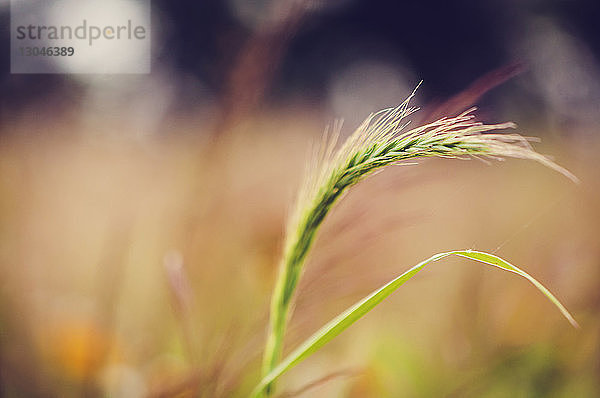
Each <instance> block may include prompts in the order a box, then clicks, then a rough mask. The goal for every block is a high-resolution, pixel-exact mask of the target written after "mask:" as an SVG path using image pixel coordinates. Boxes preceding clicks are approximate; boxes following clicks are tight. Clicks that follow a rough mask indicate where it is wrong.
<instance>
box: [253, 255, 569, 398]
mask: <svg viewBox="0 0 600 398" xmlns="http://www.w3.org/2000/svg"><path fill="white" fill-rule="evenodd" d="M451 255H456V256H460V257H465V258H469V259H471V260H475V261H479V262H481V263H484V264H488V265H492V266H494V267H497V268H500V269H503V270H505V271H509V272H513V273H515V274H517V275H520V276H522V277H523V278H525V279H527V280H528V281H529V282H531V283H532V284H533V285H534V286H535V287H537V288H538V290H540V291H541V292H542V293H543V294H544V295H545V296H546V297H547V298H548V299H549V300H550V301H551V302H552V303H553V304H554V305H555V306H556V307H557V308H558V309H559V310H560V312H561V313H562V314H563V315H564V317H565V318H567V320H568V321H569V322H570V323H571V324H572V325H573V326H574V327H578V324H577V322H576V321H575V319H574V318H573V317H572V316H571V314H570V313H569V312H568V311H567V309H566V308H565V307H564V306H563V305H562V304H561V303H560V302H559V301H558V299H557V298H556V297H555V296H554V295H553V294H552V293H550V291H549V290H548V289H546V288H545V287H544V286H543V285H542V284H541V283H540V282H538V281H537V280H535V279H534V278H533V277H532V276H531V275H529V274H528V273H526V272H525V271H523V270H521V269H519V268H518V267H516V266H514V265H512V264H510V263H509V262H508V261H505V260H503V259H501V258H500V257H497V256H495V255H493V254H489V253H484V252H478V251H473V250H455V251H450V252H445V253H438V254H435V255H433V256H431V257H429V258H428V259H427V260H425V261H422V262H420V263H419V264H417V265H415V266H414V267H412V268H411V269H409V270H408V271H406V272H405V273H403V274H402V275H400V276H398V277H397V278H396V279H394V280H392V281H391V282H389V283H387V284H386V285H384V286H382V287H380V288H379V289H377V290H375V291H374V292H373V293H371V294H370V295H368V296H367V297H365V298H363V299H362V300H360V301H359V302H357V303H356V304H354V305H353V306H352V307H350V308H348V309H347V310H346V311H344V312H343V313H341V314H340V315H338V316H337V317H335V318H334V319H333V320H331V321H330V322H329V323H327V324H326V325H325V326H323V327H322V328H321V329H319V330H318V331H317V332H315V333H314V334H313V335H312V336H310V337H309V338H308V339H307V340H305V341H304V342H303V343H302V344H300V346H299V347H298V348H296V349H295V350H294V351H293V352H291V353H290V354H289V355H288V356H287V357H286V358H285V359H283V360H282V361H281V362H280V363H279V364H278V365H277V366H275V367H274V368H273V369H272V370H271V371H270V372H269V373H268V374H266V375H265V376H264V377H263V379H262V380H261V381H260V383H259V384H258V385H257V386H256V388H255V389H254V391H253V392H252V395H251V396H252V397H260V396H261V395H262V394H263V392H264V391H265V390H266V389H267V387H268V386H269V385H271V383H273V382H274V381H275V380H276V379H277V378H278V377H280V376H281V375H282V374H284V373H285V372H287V371H288V370H289V369H291V368H293V367H294V366H296V365H297V364H298V363H300V362H302V361H303V360H304V359H306V358H307V357H309V356H310V355H312V354H313V353H314V352H315V351H317V350H318V349H319V348H321V347H323V346H324V345H325V344H327V343H328V342H329V341H331V340H332V339H333V338H334V337H336V336H337V335H339V334H340V333H341V332H343V331H344V330H345V329H347V328H348V327H349V326H350V325H352V324H353V323H354V322H356V321H357V320H359V319H360V318H362V317H363V316H364V315H365V314H367V313H368V312H369V311H371V310H372V309H373V308H374V307H375V306H377V305H378V304H379V303H381V302H382V301H383V300H384V299H385V298H386V297H388V296H389V295H390V294H392V293H393V292H394V291H396V289H398V288H399V287H400V286H402V285H403V284H404V282H406V281H408V280H409V279H411V278H412V277H413V276H414V275H415V274H416V273H417V272H419V271H420V270H422V269H423V268H424V267H425V266H426V265H427V264H429V263H432V262H434V261H438V260H441V259H442V258H444V257H448V256H451Z"/></svg>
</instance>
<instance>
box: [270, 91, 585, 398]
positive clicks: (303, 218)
mask: <svg viewBox="0 0 600 398" xmlns="http://www.w3.org/2000/svg"><path fill="white" fill-rule="evenodd" d="M413 96H414V92H413V94H411V96H409V97H408V98H407V99H406V100H405V101H404V102H403V103H402V104H400V105H399V106H398V107H396V108H390V109H385V110H382V111H380V112H378V113H375V114H371V115H370V116H369V117H368V118H367V119H366V120H365V121H364V122H363V123H362V124H361V125H360V126H359V127H358V129H357V130H356V131H355V132H354V133H353V134H352V135H351V136H350V137H349V138H348V139H347V141H346V142H345V143H344V144H343V145H342V146H341V147H340V148H339V149H338V150H337V151H334V148H335V145H336V139H337V136H338V134H339V129H340V127H341V126H340V125H337V126H334V128H333V134H332V138H330V139H329V142H327V143H326V145H323V146H322V147H321V150H320V152H319V153H318V154H317V159H316V161H314V162H311V163H310V164H309V167H311V170H309V172H308V173H307V178H306V180H305V182H304V185H303V187H302V188H301V190H300V193H299V197H298V200H297V202H296V206H295V211H294V213H293V214H292V217H291V218H290V221H289V223H288V227H287V231H286V240H285V245H284V252H283V256H282V259H281V262H280V264H279V270H278V276H277V280H276V283H275V287H274V291H273V296H272V299H271V307H270V321H269V330H268V337H267V342H266V346H265V351H264V355H263V365H262V374H263V376H264V375H266V374H268V373H269V372H270V371H271V370H273V369H274V368H275V367H276V366H277V364H278V363H279V361H280V359H281V356H282V350H283V341H284V336H285V331H286V325H287V322H288V318H289V317H290V315H291V308H292V300H293V297H294V292H295V290H296V287H297V286H298V281H299V279H300V277H301V274H302V270H303V268H304V263H305V261H306V257H307V255H308V253H309V251H310V248H311V247H312V244H313V242H314V239H315V236H316V233H317V231H318V229H319V227H320V226H321V224H322V223H323V220H324V219H325V217H326V215H327V214H328V212H329V211H330V210H331V208H332V207H333V205H334V204H335V203H336V202H337V201H338V200H339V199H340V198H341V197H342V196H343V195H344V193H345V192H347V190H348V188H350V187H351V186H353V185H355V184H357V183H358V182H359V181H361V180H362V179H363V178H365V177H366V176H368V175H371V174H372V173H373V172H375V171H377V170H380V169H382V168H383V167H385V166H388V165H393V164H398V163H400V162H402V161H405V160H409V159H416V158H426V157H445V158H465V157H469V156H470V157H477V158H488V159H497V160H501V159H503V158H505V157H512V158H521V159H530V160H535V161H537V162H540V163H542V164H544V165H546V166H548V167H550V168H552V169H554V170H556V171H559V172H560V173H562V174H564V175H565V176H567V177H568V178H570V179H572V180H575V181H576V177H574V176H573V175H572V174H571V173H569V172H568V171H567V170H565V169H564V168H562V167H560V166H558V165H556V164H555V163H554V162H552V161H551V160H550V159H548V158H547V157H545V156H543V155H541V154H539V153H537V152H535V151H534V150H533V149H532V147H531V146H530V145H529V142H528V140H527V139H526V138H524V137H522V136H520V135H518V134H498V133H490V132H491V131H495V130H506V129H509V128H514V127H515V126H514V124H512V123H502V124H490V125H488V124H482V123H480V122H476V121H475V120H474V116H473V111H474V108H473V109H469V110H468V111H466V112H464V113H462V114H460V115H458V116H455V117H451V118H441V119H439V120H437V121H435V122H433V123H429V124H426V125H423V126H419V127H416V128H414V129H412V130H409V131H406V132H404V130H405V129H406V127H407V126H408V122H406V117H407V116H409V115H411V114H412V113H413V112H415V111H416V110H417V108H414V107H410V106H409V102H410V100H411V98H412V97H413ZM265 391H266V395H270V394H271V393H272V392H273V385H272V384H271V385H269V386H268V387H267V388H266V389H265Z"/></svg>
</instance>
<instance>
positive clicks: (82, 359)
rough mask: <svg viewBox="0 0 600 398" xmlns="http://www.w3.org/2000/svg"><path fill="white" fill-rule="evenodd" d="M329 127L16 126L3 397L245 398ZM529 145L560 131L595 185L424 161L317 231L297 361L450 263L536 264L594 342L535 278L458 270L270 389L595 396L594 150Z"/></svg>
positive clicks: (311, 117) (298, 310)
mask: <svg viewBox="0 0 600 398" xmlns="http://www.w3.org/2000/svg"><path fill="white" fill-rule="evenodd" d="M365 116H366V115H365ZM322 121H323V120H322V117H321V116H320V115H317V114H315V112H314V111H313V110H311V109H302V110H298V109H295V110H294V112H293V113H292V112H285V111H272V112H270V113H269V112H266V113H265V114H264V115H262V116H260V117H256V118H249V119H248V120H246V121H244V123H242V124H241V125H239V126H238V127H237V128H235V129H232V130H231V131H228V132H227V133H226V134H224V135H222V136H221V137H220V138H219V139H218V140H209V139H206V138H204V137H205V136H203V135H201V134H197V133H198V131H201V130H202V129H203V126H202V124H201V123H199V122H197V121H194V120H186V121H185V123H184V122H182V121H178V122H175V121H174V122H173V124H171V127H170V131H166V132H164V134H163V135H161V136H157V137H147V138H143V139H138V138H132V137H127V135H126V134H116V133H115V132H114V129H115V127H114V126H113V127H110V128H109V127H106V128H104V127H100V128H98V129H99V130H100V131H87V130H86V127H74V123H73V122H72V121H68V120H57V121H56V122H54V123H53V124H52V125H51V126H48V125H42V124H40V125H37V124H35V122H29V123H25V122H22V123H16V124H15V125H13V126H10V127H9V126H5V127H4V130H5V131H3V133H4V135H3V138H2V142H1V143H0V191H1V195H0V219H1V220H2V221H1V222H0V234H1V238H0V276H1V279H0V280H1V281H2V285H1V289H0V325H1V327H2V333H1V340H0V360H1V361H2V362H1V368H2V375H1V378H2V380H1V384H2V393H3V396H7V397H37V396H49V397H54V396H57V397H75V396H82V395H83V394H85V396H99V397H100V396H110V397H144V396H151V397H187V396H190V397H192V396H202V397H229V396H235V397H238V396H239V397H245V396H248V394H250V392H251V391H252V389H253V387H254V386H255V385H256V384H257V383H258V381H259V380H260V370H261V356H262V353H263V347H264V341H265V339H266V337H267V325H268V319H269V300H270V296H271V292H272V289H273V286H274V284H275V278H276V274H277V265H278V263H279V259H280V257H281V255H282V251H283V246H284V240H283V239H284V232H285V225H286V220H287V218H288V215H289V214H290V212H291V211H292V205H293V202H294V198H295V195H296V193H297V190H298V187H299V186H300V183H301V181H302V175H303V172H304V169H305V166H306V161H307V159H308V158H309V154H310V150H311V149H310V148H311V143H314V142H319V141H320V139H321V135H322V131H323V128H324V124H323V123H322ZM354 127H355V126H345V127H344V128H343V129H342V133H341V134H342V137H346V136H348V135H349V134H350V133H351V131H352V129H353V128H354ZM117 129H118V128H117ZM104 130H106V131H104ZM523 133H524V134H525V135H527V136H543V137H548V138H547V139H546V138H545V139H544V142H542V143H541V144H539V145H537V144H536V149H537V150H538V151H539V152H541V153H544V154H549V155H551V156H552V157H553V158H554V160H555V161H556V162H557V163H558V164H560V165H561V166H564V167H566V168H567V169H568V170H569V171H571V172H572V173H574V174H575V175H576V176H577V177H578V178H579V179H580V180H581V182H580V184H575V183H573V182H571V181H570V180H568V179H566V178H565V177H564V176H562V175H560V174H559V173H556V172H554V171H552V170H551V169H549V168H546V167H543V166H541V165H539V164H538V163H535V162H529V161H525V160H518V159H517V160H515V159H507V160H506V161H504V162H495V161H494V162H491V163H489V164H487V163H485V162H481V161H478V160H468V161H467V160H454V159H427V160H419V161H418V163H419V164H418V165H415V164H407V165H402V166H396V167H390V168H388V169H386V170H385V171H384V172H382V173H380V174H378V175H376V176H374V177H372V178H370V179H368V180H366V181H364V182H361V183H360V184H359V185H358V186H356V188H353V190H352V191H351V192H349V193H348V194H347V196H346V197H345V198H344V200H343V201H341V202H340V203H339V206H337V207H336V208H334V209H333V210H332V212H331V214H330V215H329V216H328V218H327V219H326V220H325V222H324V223H323V226H322V228H321V231H320V233H319V235H318V236H317V237H316V240H315V242H314V247H313V249H312V251H311V253H310V255H309V256H308V258H307V262H306V264H305V272H304V275H303V278H302V280H301V281H300V283H299V285H298V290H297V296H296V299H295V300H294V307H295V308H294V312H293V317H292V318H291V319H290V323H289V327H288V332H287V334H286V337H285V344H284V352H285V353H288V352H290V350H291V349H293V348H294V347H295V346H296V345H297V344H299V343H300V342H302V341H303V340H304V339H305V338H307V337H308V336H309V335H310V334H311V333H313V332H314V331H315V330H317V329H318V328H319V327H321V326H322V325H323V324H325V323H326V322H327V321H329V320H330V319H331V318H333V317H334V316H335V315H337V314H338V313H340V312H341V311H343V310H344V309H345V308H347V307H348V306H350V305H351V304H353V303H354V302H356V301H357V300H358V299H360V298H362V297H364V296H365V295H366V294H368V293H369V292H371V291H373V290H374V289H376V288H377V287H379V286H381V285H382V284H383V283H385V282H387V281H389V280H390V279H392V278H394V277H395V276H397V275H399V274H400V273H402V272H404V271H406V270H407V269H408V268H410V267H411V266H413V265H414V264H416V263H418V262H419V261H422V260H423V259H425V258H427V257H429V256H430V255H432V254H434V253H438V252H442V251H448V250H453V249H474V250H482V251H487V252H490V253H495V254H497V255H499V256H501V257H502V258H504V259H506V260H508V261H510V262H511V263H513V264H516V265H518V266H519V267H521V268H523V269H524V270H526V271H527V272H528V273H530V274H531V275H532V276H534V277H535V278H536V279H538V280H539V281H540V282H542V283H543V284H544V285H545V286H547V287H548V288H549V289H550V290H551V291H552V292H553V293H555V294H556V296H557V297H558V298H559V299H560V300H561V301H562V302H563V304H565V305H566V307H567V308H569V310H570V311H571V312H572V313H573V315H574V317H575V318H576V319H577V321H578V322H579V324H580V329H575V328H573V327H571V325H570V324H569V323H568V322H567V321H566V320H565V319H563V318H562V317H561V314H560V312H558V311H557V310H556V309H555V308H554V306H553V305H552V304H551V303H550V302H549V301H547V300H546V299H545V297H544V296H543V295H541V294H539V292H537V291H536V289H534V288H532V287H531V286H530V285H529V284H528V283H527V282H526V281H524V280H522V279H520V278H515V277H514V276H512V275H510V274H508V273H503V272H497V271H495V270H492V269H490V268H489V267H482V266H480V265H477V264H474V263H472V262H469V261H467V260H464V259H458V258H449V259H446V260H444V261H443V262H438V263H435V264H432V265H431V266H429V267H428V268H427V269H425V270H424V271H422V272H421V273H419V274H418V275H417V276H415V277H414V279H413V280H411V281H410V282H408V283H407V284H406V285H404V286H402V288H401V289H399V290H398V291H397V292H396V293H395V294H394V295H392V296H391V297H390V298H389V299H387V300H386V301H385V302H384V303H382V304H381V305H380V306H378V307H377V308H375V309H374V310H373V311H372V312H370V313H369V314H368V315H367V316H366V317H365V318H364V319H363V320H361V321H360V322H358V323H356V324H355V325H354V326H352V327H351V328H349V329H348V330H347V331H345V332H344V333H343V334H341V335H340V336H339V337H338V338H336V339H335V340H333V341H332V342H331V343H330V344H328V345H327V346H325V347H324V348H323V349H322V350H320V351H319V352H317V353H316V354H315V355H313V356H312V357H310V358H308V359H307V360H306V361H304V362H303V363H301V364H300V365H299V366H297V367H296V368H294V369H292V370H291V371H290V372H289V373H286V374H285V375H284V376H283V377H282V378H281V379H280V380H279V381H278V384H277V393H276V394H275V396H285V397H288V396H294V394H295V393H300V394H301V393H303V392H304V394H303V395H299V396H307V397H308V396H323V397H381V396H384V397H396V396H406V397H440V396H446V397H490V398H491V397H506V396H519V397H593V396H598V395H599V394H600V380H599V379H598V374H600V363H599V362H598V358H599V357H600V341H599V339H600V320H599V319H598V316H597V314H598V310H599V305H600V304H599V303H600V296H599V292H600V290H599V289H598V287H599V286H600V240H599V239H598V221H600V200H599V198H600V175H599V174H600V167H599V166H600V161H599V160H598V156H597V153H598V151H599V150H600V141H598V140H597V139H595V138H593V135H591V134H590V135H589V136H585V137H584V138H573V137H569V136H565V135H561V134H549V133H548V132H547V131H541V130H540V131H536V130H535V128H534V129H532V130H528V131H525V132H523ZM125 137H127V138H125ZM313 382H315V383H314V384H311V383H313ZM307 388H310V389H309V390H306V389H307Z"/></svg>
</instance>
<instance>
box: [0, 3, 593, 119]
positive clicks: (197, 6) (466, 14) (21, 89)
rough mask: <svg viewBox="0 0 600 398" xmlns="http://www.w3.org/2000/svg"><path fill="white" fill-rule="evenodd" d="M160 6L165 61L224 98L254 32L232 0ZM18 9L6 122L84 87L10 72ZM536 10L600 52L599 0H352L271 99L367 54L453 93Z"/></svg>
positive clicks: (0, 91) (0, 103)
mask: <svg viewBox="0 0 600 398" xmlns="http://www.w3.org/2000/svg"><path fill="white" fill-rule="evenodd" d="M153 10H154V12H155V14H154V15H155V16H160V18H161V21H162V20H163V19H166V29H165V30H164V33H166V34H165V36H164V38H163V40H164V43H163V45H162V47H161V48H160V50H159V53H158V54H157V53H155V54H153V56H154V58H155V61H154V62H155V65H167V66H168V67H170V68H172V69H173V70H174V72H175V74H176V75H177V74H178V73H186V74H192V75H194V76H196V77H197V78H199V79H200V80H201V81H202V82H203V84H205V86H206V87H207V88H208V89H209V90H211V91H212V92H213V93H214V94H215V95H216V96H218V95H219V93H221V92H222V91H223V90H224V86H225V84H226V79H227V76H228V73H229V72H230V69H231V64H232V62H233V61H234V60H235V58H236V56H237V54H238V52H239V50H240V49H241V48H242V47H243V45H244V43H245V41H246V40H247V38H248V37H249V36H250V34H251V32H250V30H249V29H248V28H247V27H244V26H242V25H241V24H240V23H239V22H238V20H236V18H235V17H234V16H233V15H232V13H231V11H230V9H229V8H228V5H227V2H225V1H222V0H204V1H199V2H197V1H167V0H160V1H154V2H153ZM8 11H9V8H8V7H6V8H4V10H3V11H2V14H0V27H1V28H0V34H1V36H2V37H1V41H0V52H1V53H2V54H3V56H2V57H1V58H0V60H1V63H0V120H4V119H6V118H7V117H9V116H10V115H12V114H13V113H15V112H16V113H18V112H21V111H23V110H24V107H25V106H26V105H28V106H31V104H32V103H34V104H35V103H53V104H55V105H57V106H59V107H60V106H61V105H63V106H65V107H69V106H71V105H76V104H77V101H78V95H79V88H78V84H77V83H75V82H74V81H73V80H71V79H70V78H69V76H66V75H11V74H10V59H9V58H8V56H7V55H8V53H9V46H10V40H9V29H8V27H9V22H10V18H9V13H8ZM531 15H535V16H537V17H539V16H549V17H552V18H553V19H554V20H555V21H558V23H559V24H560V25H561V27H562V28H564V29H565V30H566V31H567V32H568V33H570V34H572V35H574V36H576V37H578V38H579V39H580V40H582V41H584V42H585V43H586V44H587V45H588V46H589V48H590V49H592V50H593V53H594V55H595V57H596V59H598V58H599V57H598V54H600V35H599V34H598V27H597V24H598V21H600V18H599V17H600V3H599V2H597V1H593V0H589V1H559V0H555V1H530V2H519V1H514V2H508V1H487V2H480V1H473V0H459V1H452V2H446V1H432V0H429V1H420V2H397V1H393V0H371V1H369V0H361V1H358V0H357V1H348V2H345V3H343V4H341V5H339V6H336V7H331V8H330V9H326V10H322V11H319V12H316V13H313V14H311V15H310V16H309V17H308V18H306V19H305V20H304V22H303V23H302V24H301V25H300V27H299V29H298V30H297V31H296V32H295V34H294V36H293V37H292V39H291V40H290V42H289V47H288V48H287V51H285V53H284V55H283V59H282V60H281V64H280V65H279V68H278V69H277V70H276V73H275V74H274V76H273V77H272V79H273V81H272V82H271V87H270V89H269V90H268V91H267V93H266V98H265V101H267V102H269V101H274V100H281V99H285V98H286V97H288V96H289V95H291V94H292V93H294V94H295V95H300V96H305V97H310V98H311V99H312V100H319V99H322V97H323V94H324V89H325V88H326V86H327V85H326V82H327V80H328V79H329V77H330V76H331V75H332V74H334V73H335V72H336V70H338V69H339V68H340V67H341V66H343V65H344V64H346V63H348V62H350V61H352V60H353V57H358V56H364V55H365V54H366V55H373V56H374V57H380V58H382V59H386V58H388V59H389V60H392V61H393V60H397V59H401V60H402V61H403V62H405V63H406V64H408V65H410V66H411V67H412V69H413V70H415V71H417V72H418V78H419V79H423V80H425V81H426V82H427V85H426V88H424V92H425V95H426V96H428V97H430V98H445V97H449V96H451V95H453V94H456V93H457V92H458V91H460V90H461V89H463V88H464V87H466V86H467V85H468V84H469V83H470V82H472V81H473V80H474V79H476V78H477V77H479V76H481V75H483V74H485V73H486V72H489V71H490V70H493V69H495V68H498V67H501V66H503V65H505V64H507V63H509V62H511V61H515V60H512V59H510V56H509V54H508V52H507V48H506V38H507V36H508V35H509V34H514V29H518V25H519V23H520V24H523V23H527V18H529V17H530V16H531ZM523 21H525V22H523ZM374 42H376V43H378V44H377V45H375V46H374V45H373V43H374ZM517 61H518V60H517ZM33 116H34V115H33V114H32V117H33Z"/></svg>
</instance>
